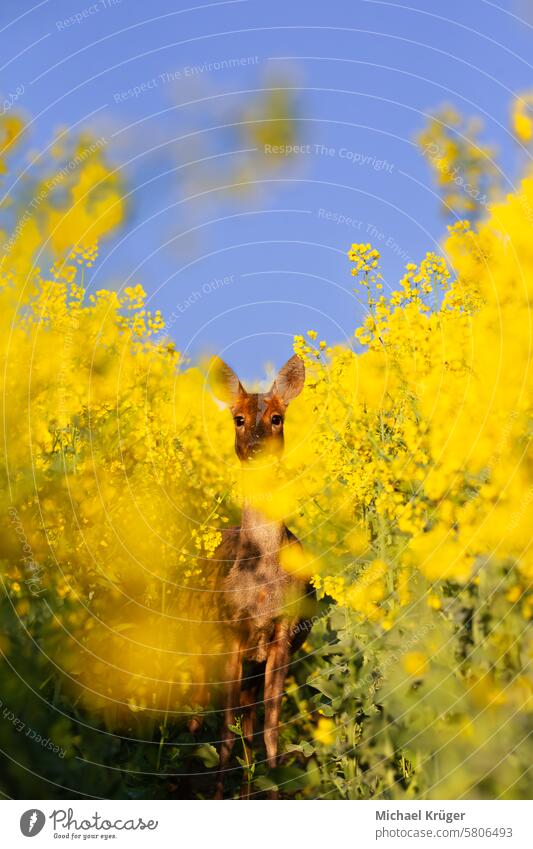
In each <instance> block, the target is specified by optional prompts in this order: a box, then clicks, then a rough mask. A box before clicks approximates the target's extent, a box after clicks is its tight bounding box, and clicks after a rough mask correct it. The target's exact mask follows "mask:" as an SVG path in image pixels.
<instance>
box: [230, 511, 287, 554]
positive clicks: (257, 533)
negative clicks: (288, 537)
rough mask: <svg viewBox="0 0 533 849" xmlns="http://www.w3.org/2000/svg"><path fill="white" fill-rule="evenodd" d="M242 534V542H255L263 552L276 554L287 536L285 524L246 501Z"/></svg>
mask: <svg viewBox="0 0 533 849" xmlns="http://www.w3.org/2000/svg"><path fill="white" fill-rule="evenodd" d="M240 536H241V541H242V542H244V543H253V545H254V546H256V547H257V548H258V549H259V551H260V552H261V553H262V554H276V553H277V552H278V551H279V549H280V547H281V545H282V543H283V540H284V537H285V525H284V524H283V522H279V521H277V520H275V519H270V518H268V517H267V516H265V514H264V513H263V512H262V511H261V510H258V509H257V508H256V507H252V505H251V504H250V503H249V502H246V501H245V502H244V506H243V511H242V521H241V533H240Z"/></svg>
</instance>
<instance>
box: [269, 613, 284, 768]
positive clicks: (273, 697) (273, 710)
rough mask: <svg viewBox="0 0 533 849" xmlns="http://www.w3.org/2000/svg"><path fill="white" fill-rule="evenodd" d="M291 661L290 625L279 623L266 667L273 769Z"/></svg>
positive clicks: (270, 749)
mask: <svg viewBox="0 0 533 849" xmlns="http://www.w3.org/2000/svg"><path fill="white" fill-rule="evenodd" d="M288 663H289V626H288V624H287V623H285V622H281V623H278V624H277V625H276V628H275V631H274V639H273V641H272V643H271V644H270V646H269V649H268V653H267V662H266V668H265V731H264V738H265V748H266V754H267V764H268V766H269V767H270V768H271V769H273V768H274V767H275V766H276V762H277V757H278V737H279V720H280V714H281V699H282V696H283V686H284V684H285V678H286V675H287V668H288Z"/></svg>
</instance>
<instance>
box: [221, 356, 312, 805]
mask: <svg viewBox="0 0 533 849" xmlns="http://www.w3.org/2000/svg"><path fill="white" fill-rule="evenodd" d="M304 381H305V368H304V365H303V363H302V361H301V360H300V359H298V357H297V356H293V357H291V359H290V360H289V361H288V362H287V363H286V364H285V365H284V366H283V368H282V369H281V371H280V372H279V373H278V375H277V377H276V379H275V380H274V383H273V384H272V386H271V388H270V390H269V391H268V392H265V393H248V392H246V390H245V389H244V388H243V386H242V384H241V382H240V380H239V379H238V377H237V376H236V375H235V374H234V372H233V371H232V370H231V368H230V367H229V366H227V365H226V364H225V363H224V362H222V360H220V359H218V358H217V359H216V360H215V365H214V380H213V382H212V385H213V389H214V392H215V394H216V395H217V397H218V398H219V399H220V400H222V401H224V402H225V403H227V404H228V406H229V408H230V411H231V414H232V416H233V421H234V424H235V451H236V453H237V456H238V458H239V460H240V461H241V463H243V464H245V463H248V462H249V461H250V460H252V459H254V458H257V457H259V458H261V457H262V456H265V455H270V456H272V455H274V456H276V455H280V454H281V452H282V451H283V420H284V415H285V411H286V409H287V405H288V403H289V401H291V400H292V399H293V398H296V396H297V395H298V394H299V393H300V392H301V390H302V388H303V385H304ZM286 545H297V546H300V543H299V542H298V540H297V539H296V537H295V536H294V535H293V534H292V533H291V532H290V531H289V530H288V528H286V527H285V525H284V524H283V523H282V522H279V521H274V520H272V519H270V518H268V517H267V516H265V515H264V514H263V513H262V512H261V510H260V509H257V508H256V507H255V506H254V505H253V504H252V503H250V502H249V501H247V500H246V497H245V501H244V504H243V511H242V522H241V526H240V528H230V529H227V530H226V531H225V532H224V536H223V540H222V542H221V544H220V546H219V547H218V549H217V551H216V552H215V555H214V559H215V560H217V561H218V562H219V564H221V566H222V578H221V579H220V581H219V586H218V590H219V592H220V594H221V610H222V616H223V618H224V626H223V629H224V632H225V642H226V646H225V657H226V658H227V662H226V669H225V674H224V687H225V707H224V723H223V730H222V735H221V738H222V739H221V748H220V764H219V774H218V780H217V789H216V797H215V798H219V799H221V798H222V795H223V785H224V772H225V770H226V768H227V765H228V762H229V759H230V756H231V750H232V747H233V743H234V734H233V732H232V730H231V726H232V725H233V724H234V722H235V717H236V715H237V714H239V713H242V714H243V737H244V743H245V746H246V747H247V755H248V756H250V755H251V747H252V744H253V736H254V724H255V714H256V707H257V704H258V700H259V701H260V699H259V688H260V686H261V684H262V683H263V682H264V697H263V701H264V706H265V724H264V735H263V736H264V743H265V749H266V756H267V763H268V766H269V767H274V766H275V765H276V760H277V754H278V733H279V720H280V712H281V700H282V695H283V688H284V683H285V677H286V675H287V669H288V664H289V661H290V656H291V654H292V653H293V652H294V651H296V650H297V649H298V648H299V647H300V646H301V645H302V643H303V642H304V641H305V637H306V634H307V632H308V630H309V628H310V625H311V623H310V620H308V619H305V618H304V617H303V615H302V614H303V609H302V606H303V603H304V599H305V597H306V596H307V597H312V598H314V591H313V589H312V587H311V586H310V585H309V584H307V583H306V582H305V581H304V580H299V579H297V578H295V577H293V576H292V575H290V574H288V572H286V571H284V569H283V568H282V566H281V563H280V551H281V549H282V547H284V546H286ZM244 660H247V661H252V663H253V674H252V673H250V675H249V676H248V677H244V676H243V661H244ZM241 795H242V792H241Z"/></svg>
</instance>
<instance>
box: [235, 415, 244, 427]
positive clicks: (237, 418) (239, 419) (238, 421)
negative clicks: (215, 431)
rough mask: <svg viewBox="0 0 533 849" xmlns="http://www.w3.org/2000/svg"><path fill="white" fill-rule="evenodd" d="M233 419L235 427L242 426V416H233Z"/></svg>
mask: <svg viewBox="0 0 533 849" xmlns="http://www.w3.org/2000/svg"><path fill="white" fill-rule="evenodd" d="M233 421H234V422H235V427H244V416H235V417H234V419H233Z"/></svg>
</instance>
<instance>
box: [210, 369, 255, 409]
mask: <svg viewBox="0 0 533 849" xmlns="http://www.w3.org/2000/svg"><path fill="white" fill-rule="evenodd" d="M209 385H210V387H211V389H212V391H213V394H214V395H215V396H216V397H217V398H218V400H219V401H223V402H224V404H228V405H229V406H230V407H231V406H233V404H235V401H236V400H237V397H238V396H239V395H245V394H246V392H245V390H244V388H243V386H242V384H241V382H240V380H239V378H238V377H237V375H236V374H235V372H234V371H233V369H231V368H230V367H229V366H228V365H226V363H225V362H224V360H221V359H220V357H213V359H212V360H211V365H210V369H209Z"/></svg>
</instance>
